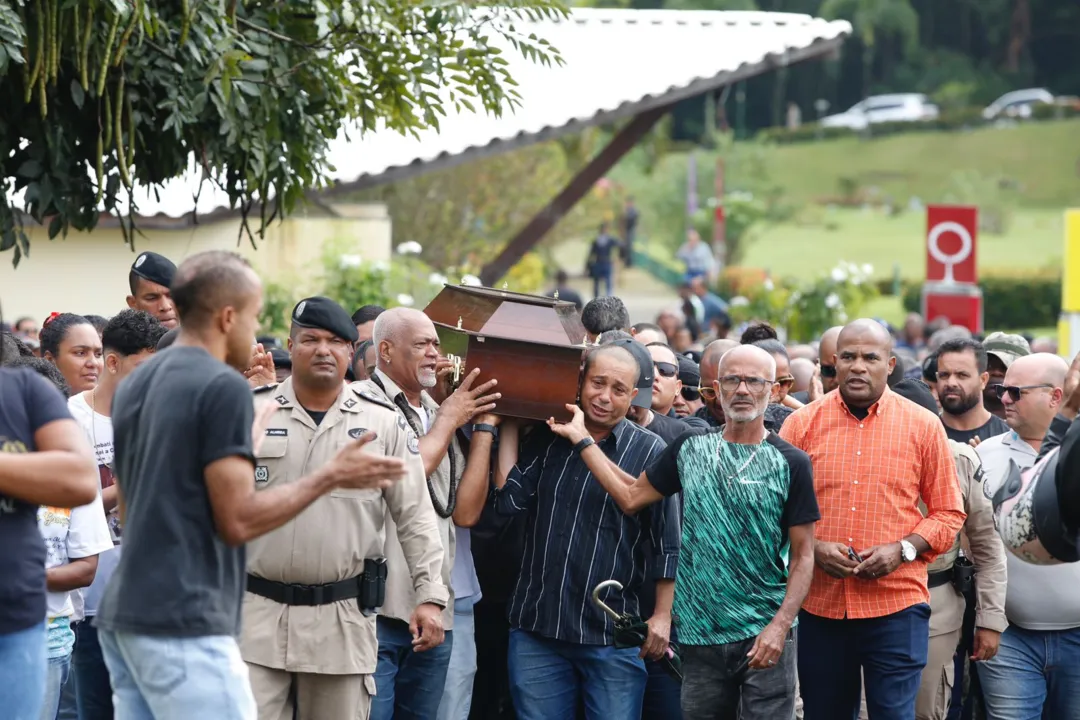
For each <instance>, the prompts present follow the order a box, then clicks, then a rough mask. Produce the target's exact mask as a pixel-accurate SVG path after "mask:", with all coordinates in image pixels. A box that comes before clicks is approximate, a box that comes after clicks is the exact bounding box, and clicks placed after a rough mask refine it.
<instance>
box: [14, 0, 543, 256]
mask: <svg viewBox="0 0 1080 720" xmlns="http://www.w3.org/2000/svg"><path fill="white" fill-rule="evenodd" d="M563 13H564V10H563V9H562V6H561V3H560V0H508V1H507V2H502V3H500V4H499V6H498V8H487V9H484V8H476V7H475V6H474V5H473V4H472V3H464V2H462V3H453V2H447V3H427V2H423V1H422V0H364V1H363V2H358V1H356V0H307V1H303V0H296V1H293V2H268V1H258V0H180V2H164V1H163V0H82V1H79V2H62V1H60V0H16V2H15V3H3V4H2V5H0V158H2V162H3V170H2V177H3V179H4V184H5V188H4V190H5V192H4V198H3V199H2V200H0V251H3V250H10V249H12V248H14V261H15V262H16V263H17V262H18V260H19V258H20V257H21V256H22V255H23V254H25V253H26V252H27V251H28V250H29V247H28V242H29V241H28V238H27V236H26V235H25V233H24V232H23V231H22V226H21V214H20V213H19V208H18V206H19V205H20V204H21V205H22V206H23V207H24V208H25V210H26V212H27V213H28V214H29V215H30V216H31V217H32V218H33V219H34V220H36V221H38V222H41V223H45V224H47V225H48V228H49V236H50V238H52V237H56V236H57V235H58V234H60V233H66V232H67V231H68V229H69V228H74V229H77V230H88V229H91V228H93V227H94V225H95V224H96V223H97V221H98V217H99V215H100V213H101V212H107V213H114V214H117V215H126V217H127V220H126V223H125V230H126V232H127V234H128V237H129V240H130V238H131V233H132V232H133V218H134V217H135V214H136V212H137V211H138V207H137V204H136V203H135V202H134V201H133V200H132V195H131V189H132V187H133V186H135V185H142V186H147V187H149V188H154V187H158V186H160V185H161V184H162V183H164V182H165V181H166V180H168V179H170V178H174V177H177V176H179V175H182V174H183V173H185V172H192V173H194V174H195V176H196V177H199V176H201V177H202V178H203V179H204V180H206V181H209V182H212V183H215V184H216V185H218V186H220V187H221V188H222V189H223V190H224V191H225V192H227V193H228V196H229V199H230V201H231V203H232V204H233V206H234V207H239V208H240V209H242V210H243V211H244V217H245V223H244V227H245V229H247V222H246V218H247V216H248V212H253V213H254V214H256V215H258V217H259V221H260V222H259V227H258V229H257V231H260V230H261V229H262V228H263V227H264V226H265V224H266V223H267V222H268V221H269V220H270V219H272V218H273V217H275V216H278V215H283V214H285V213H287V212H288V211H289V210H290V209H291V208H292V207H293V206H294V204H295V203H296V202H297V200H299V199H300V197H301V196H302V194H303V192H304V191H305V189H308V188H312V187H317V186H318V185H320V183H322V182H323V181H324V179H325V178H326V175H327V172H328V171H329V170H330V169H331V165H330V163H331V161H332V159H331V158H327V157H326V148H327V144H328V143H329V142H330V141H331V140H332V139H334V138H335V137H336V136H337V135H338V133H339V132H340V131H341V130H342V128H343V127H351V128H355V131H357V132H363V131H367V130H372V129H375V128H380V129H381V128H384V127H386V128H391V129H394V130H398V131H401V132H409V131H412V130H415V129H417V128H420V127H427V126H437V125H438V122H439V117H440V115H443V114H445V113H446V110H445V109H444V103H445V106H446V107H447V108H449V107H455V108H467V109H475V110H476V111H478V112H483V111H487V112H491V113H495V114H498V113H501V112H502V111H503V110H505V109H507V108H508V107H512V106H513V105H514V104H515V101H516V94H515V91H514V89H513V80H512V78H511V77H510V76H509V74H508V72H507V66H508V62H507V61H506V60H505V59H504V58H503V57H501V56H500V55H501V50H500V47H499V46H502V47H514V48H515V49H516V50H517V51H518V52H521V53H522V54H523V55H524V56H525V57H527V58H529V59H531V60H534V61H539V62H551V61H553V60H554V61H557V60H558V54H557V51H556V50H555V49H554V48H552V47H551V46H550V45H548V44H547V43H546V41H544V40H543V39H539V38H536V37H534V36H532V35H529V34H527V33H522V32H520V31H518V30H516V29H515V28H514V25H513V23H514V21H515V20H519V19H534V20H535V19H540V18H545V17H552V16H556V15H561V14H563ZM18 193H21V201H17V202H13V201H12V198H13V195H16V194H18ZM134 197H135V198H137V197H138V195H137V194H136V195H135V196H134ZM271 200H272V202H271ZM248 232H249V233H250V232H251V230H248Z"/></svg>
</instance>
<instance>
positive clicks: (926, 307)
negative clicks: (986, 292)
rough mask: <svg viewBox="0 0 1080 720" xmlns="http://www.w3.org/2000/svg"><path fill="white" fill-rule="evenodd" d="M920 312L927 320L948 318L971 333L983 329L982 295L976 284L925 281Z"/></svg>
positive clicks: (953, 323)
mask: <svg viewBox="0 0 1080 720" xmlns="http://www.w3.org/2000/svg"><path fill="white" fill-rule="evenodd" d="M922 314H923V317H924V318H926V321H927V322H933V321H934V320H937V319H938V318H941V317H944V318H948V320H949V323H950V324H951V325H962V326H964V327H966V328H967V329H968V330H970V331H971V332H973V333H981V332H982V331H983V296H982V290H981V289H979V286H978V285H957V284H951V283H926V284H925V285H923V296H922Z"/></svg>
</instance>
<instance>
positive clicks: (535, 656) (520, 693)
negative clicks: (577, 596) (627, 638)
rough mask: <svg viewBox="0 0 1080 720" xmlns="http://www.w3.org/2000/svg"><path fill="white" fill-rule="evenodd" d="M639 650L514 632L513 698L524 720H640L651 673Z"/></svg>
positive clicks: (511, 639) (512, 647)
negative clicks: (581, 717) (581, 708)
mask: <svg viewBox="0 0 1080 720" xmlns="http://www.w3.org/2000/svg"><path fill="white" fill-rule="evenodd" d="M639 652H640V650H639V649H638V648H627V649H624V650H620V649H616V648H615V647H613V646H610V645H577V644H574V643H569V642H564V641H561V640H552V639H550V638H545V637H541V636H539V635H536V634H534V633H530V632H526V631H524V630H517V629H513V630H511V631H510V653H509V664H510V694H511V695H512V696H513V698H514V708H515V709H516V710H517V716H518V718H520V720H551V719H552V718H573V717H575V714H576V712H577V708H578V700H579V698H580V699H582V700H584V705H585V717H586V718H587V720H641V707H642V700H643V698H644V695H645V681H646V679H647V678H648V671H646V670H645V662H644V661H643V660H642V659H641V658H639V657H638V653H639Z"/></svg>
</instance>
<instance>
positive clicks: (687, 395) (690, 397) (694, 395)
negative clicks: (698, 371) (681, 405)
mask: <svg viewBox="0 0 1080 720" xmlns="http://www.w3.org/2000/svg"><path fill="white" fill-rule="evenodd" d="M679 392H680V393H681V394H682V398H683V400H685V401H686V402H697V401H698V400H700V399H701V393H700V392H699V391H698V389H697V388H692V387H684V388H683V389H682V390H680V391H679Z"/></svg>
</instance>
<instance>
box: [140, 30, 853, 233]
mask: <svg viewBox="0 0 1080 720" xmlns="http://www.w3.org/2000/svg"><path fill="white" fill-rule="evenodd" d="M515 29H516V30H517V31H519V32H525V33H528V32H534V33H536V35H537V36H538V37H542V38H545V39H547V40H548V41H550V42H551V44H552V45H554V46H555V47H556V48H557V49H558V51H559V52H560V54H561V56H562V58H563V60H564V64H563V65H550V66H545V65H542V64H538V63H534V62H531V61H528V60H525V59H524V58H522V57H521V56H520V55H518V54H517V53H516V52H515V51H513V49H507V50H505V51H504V54H503V56H504V57H505V58H506V59H507V60H508V61H509V63H510V65H509V68H508V69H509V71H510V73H511V76H512V77H513V78H514V80H515V81H516V82H517V83H518V87H517V90H518V92H519V93H520V95H521V105H520V107H518V108H517V109H516V110H514V111H506V112H505V113H504V114H503V116H502V117H498V118H496V117H493V116H490V115H486V114H482V112H481V114H473V113H470V112H467V111H466V112H465V113H463V114H460V115H459V114H456V113H455V112H454V111H453V109H452V108H448V115H447V117H445V118H443V119H442V120H441V123H440V129H439V130H438V131H435V130H426V131H423V132H421V133H420V135H419V138H418V139H417V138H414V137H406V136H402V135H400V134H398V133H396V132H392V131H379V132H371V133H368V134H366V135H364V136H362V137H353V138H352V140H351V141H349V140H347V139H345V137H344V133H343V134H342V135H341V136H340V137H339V138H338V139H337V140H336V141H335V142H334V143H332V145H331V149H330V153H331V158H332V162H333V164H334V165H335V167H336V172H334V173H333V178H332V179H333V180H335V181H337V182H339V183H343V184H359V185H371V184H376V183H378V182H380V181H389V180H392V179H395V178H398V177H402V176H403V175H405V174H408V173H409V172H410V171H411V172H416V171H418V170H419V169H421V168H431V167H438V166H445V165H449V164H452V163H454V162H460V161H462V160H466V159H469V158H470V157H475V156H480V155H484V154H490V153H492V152H498V151H500V150H505V149H508V148H509V147H514V146H519V145H523V144H526V143H528V142H536V141H539V140H543V139H549V138H551V137H557V136H559V135H562V134H566V133H571V132H575V131H577V130H580V129H581V128H583V127H586V126H589V125H595V124H600V123H605V122H611V121H614V120H619V119H622V118H626V117H630V116H632V115H636V114H637V113H639V112H641V111H642V110H645V109H648V108H651V107H657V106H660V105H666V104H669V103H671V102H675V101H678V100H680V99H684V98H687V97H692V96H694V95H698V94H701V93H702V92H705V91H707V90H710V89H713V88H716V87H719V86H722V85H725V84H728V83H729V82H731V81H732V80H733V79H739V76H740V75H741V74H743V75H746V76H749V75H755V74H759V73H761V72H764V71H766V70H768V69H769V68H770V67H772V66H774V65H780V64H784V63H788V62H798V61H800V60H805V59H808V58H810V57H816V56H819V55H822V54H825V53H828V52H830V51H831V50H832V49H833V48H835V47H836V46H837V45H838V44H839V42H840V41H841V40H842V38H843V37H844V36H846V35H848V34H850V32H851V25H850V24H849V23H847V22H844V21H832V22H829V21H825V20H821V19H816V18H813V17H810V16H809V15H797V14H789V13H765V12H715V11H679V10H605V9H574V10H573V11H572V13H571V15H570V17H569V18H567V19H564V20H559V21H546V22H539V23H532V24H530V23H520V22H519V23H515ZM733 74H734V76H733ZM198 177H199V175H198V173H195V172H192V173H189V174H188V176H186V177H184V178H179V179H177V180H174V181H170V182H169V183H167V184H166V185H165V186H164V187H163V188H161V189H159V190H158V191H157V195H159V196H160V197H155V194H154V193H148V192H146V190H144V189H139V188H137V189H136V197H137V198H138V210H139V214H140V215H142V216H144V217H149V216H154V215H166V216H168V217H172V218H178V217H181V216H184V215H186V214H189V213H191V212H192V210H196V211H197V213H198V214H199V215H206V214H209V213H212V212H214V211H216V210H221V209H223V208H225V207H227V206H228V196H227V195H225V193H223V192H221V191H220V190H218V189H217V188H216V187H214V186H212V185H211V184H209V183H206V184H204V185H203V186H202V189H201V193H198V192H197V190H198V180H197V178H198ZM196 194H198V195H199V198H198V203H197V206H196V202H195V200H194V197H195V195H196Z"/></svg>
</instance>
